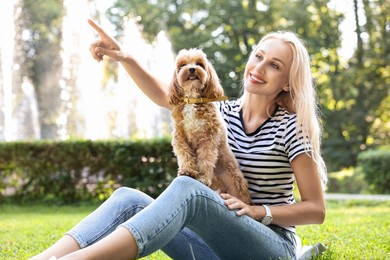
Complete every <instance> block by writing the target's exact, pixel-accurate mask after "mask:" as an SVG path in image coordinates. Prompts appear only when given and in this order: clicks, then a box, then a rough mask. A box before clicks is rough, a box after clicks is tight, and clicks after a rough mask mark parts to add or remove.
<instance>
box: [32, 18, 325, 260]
mask: <svg viewBox="0 0 390 260" xmlns="http://www.w3.org/2000/svg"><path fill="white" fill-rule="evenodd" d="M89 24H90V25H91V26H92V27H93V28H94V29H95V30H96V31H97V33H98V34H99V36H100V38H99V39H98V40H97V41H96V42H95V43H93V44H92V45H91V48H90V51H91V54H92V57H93V58H94V59H96V60H97V61H101V60H102V59H103V57H104V56H108V57H110V58H112V59H114V60H116V61H119V62H120V63H121V64H122V65H123V66H124V68H125V69H126V71H127V72H128V74H129V75H130V76H131V77H132V78H133V79H134V81H135V82H136V84H137V85H138V86H139V87H140V88H141V89H142V91H143V92H144V93H145V94H146V95H147V96H148V97H149V98H150V99H151V100H153V101H154V102H155V103H156V104H158V105H160V106H162V107H165V108H167V109H170V108H171V107H170V104H169V103H168V86H166V85H165V84H164V83H162V82H161V81H159V80H158V79H157V78H155V77H154V76H153V75H152V74H150V73H149V72H148V71H146V70H145V69H144V68H143V67H142V66H140V64H139V63H138V62H137V61H136V60H134V58H133V57H132V56H129V55H128V54H126V53H124V52H122V51H121V49H120V46H119V44H118V43H117V42H116V41H115V40H114V39H113V38H111V37H110V36H109V35H107V33H106V32H105V31H104V30H103V29H102V28H101V27H100V26H98V25H97V24H95V23H94V22H93V21H91V20H89ZM243 90H244V91H243V95H242V97H241V98H239V99H238V100H236V101H226V102H220V103H218V107H219V109H220V111H221V113H222V114H223V115H224V118H225V121H226V122H227V128H228V138H229V143H230V146H231V149H232V151H233V152H234V154H235V155H236V157H237V160H238V161H239V164H240V167H241V170H242V172H243V174H244V175H245V177H246V178H247V180H248V183H249V188H250V191H251V197H252V202H253V204H252V205H247V204H245V203H243V202H242V201H240V200H238V199H237V198H235V197H233V196H231V195H229V194H220V195H218V194H216V193H215V192H213V191H212V190H210V189H209V188H208V187H206V186H204V185H203V184H201V183H200V182H198V181H196V180H194V179H191V178H189V177H186V176H180V177H177V178H176V179H175V180H174V181H173V182H172V183H171V185H170V186H169V187H168V188H167V189H166V190H165V191H164V192H163V193H162V194H161V196H159V197H158V198H157V199H156V200H153V199H151V198H150V197H148V196H147V195H145V194H143V193H141V192H139V191H136V190H134V189H130V188H120V189H118V190H117V191H115V192H114V193H113V194H112V196H111V197H110V198H109V199H108V200H107V201H106V202H104V203H103V204H102V205H101V206H100V207H99V208H98V209H97V210H95V211H94V212H93V213H92V214H90V215H89V216H88V217H86V218H85V219H84V220H83V221H81V222H80V223H79V224H78V225H77V226H76V227H74V228H73V229H72V230H71V231H69V232H68V233H67V234H66V235H65V236H64V237H63V238H61V239H60V240H59V241H58V242H57V243H55V244H54V245H53V246H52V247H50V248H49V249H47V250H46V251H44V252H42V253H41V254H39V255H38V256H36V257H34V258H33V259H49V258H50V257H51V256H55V257H63V258H61V259H136V258H138V257H143V256H146V255H148V254H151V253H152V252H154V251H156V250H158V249H162V250H163V251H164V252H165V253H166V254H168V255H169V256H170V257H172V258H174V259H279V258H281V259H295V258H296V241H295V236H294V234H295V225H305V224H319V223H322V222H323V221H324V218H325V203H324V196H323V184H325V182H326V173H325V166H324V162H323V160H322V158H321V154H320V132H321V130H320V126H319V120H318V118H317V114H316V113H317V108H316V99H315V93H314V90H313V86H312V78H311V74H310V60H309V55H308V53H307V50H306V49H305V47H304V45H303V44H302V42H301V40H300V39H299V38H298V37H297V36H296V35H295V34H293V33H290V32H278V33H270V34H268V35H266V36H265V37H264V38H263V39H262V40H261V41H260V42H259V44H258V45H257V46H256V48H255V49H254V50H253V52H252V53H251V54H250V57H249V60H248V62H247V64H246V67H245V73H244V78H243ZM294 179H295V180H296V182H297V186H298V189H299V194H300V197H301V200H300V202H295V200H294V198H293V181H294Z"/></svg>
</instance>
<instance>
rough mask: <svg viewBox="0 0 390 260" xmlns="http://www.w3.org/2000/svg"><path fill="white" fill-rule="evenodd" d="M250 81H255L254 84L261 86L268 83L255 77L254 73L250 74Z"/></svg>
mask: <svg viewBox="0 0 390 260" xmlns="http://www.w3.org/2000/svg"><path fill="white" fill-rule="evenodd" d="M249 79H250V80H251V81H253V82H254V83H259V84H264V83H267V82H266V81H264V80H263V79H260V78H258V77H256V76H254V75H253V74H252V73H250V74H249Z"/></svg>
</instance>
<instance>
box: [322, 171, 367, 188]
mask: <svg viewBox="0 0 390 260" xmlns="http://www.w3.org/2000/svg"><path fill="white" fill-rule="evenodd" d="M327 192H328V193H347V194H363V193H369V190H368V183H367V181H366V180H365V178H364V174H363V173H362V172H361V171H360V170H356V169H354V168H350V169H344V170H342V171H339V172H332V173H329V176H328V183H327Z"/></svg>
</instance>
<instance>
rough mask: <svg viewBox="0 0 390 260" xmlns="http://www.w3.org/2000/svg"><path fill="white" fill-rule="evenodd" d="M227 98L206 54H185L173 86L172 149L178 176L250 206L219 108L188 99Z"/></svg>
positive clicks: (178, 62)
mask: <svg viewBox="0 0 390 260" xmlns="http://www.w3.org/2000/svg"><path fill="white" fill-rule="evenodd" d="M223 95H224V92H223V88H222V86H221V84H220V82H219V78H218V76H217V74H216V72H215V70H214V68H213V67H212V65H211V63H210V62H209V61H208V59H207V57H206V54H205V53H204V52H203V51H202V50H200V49H189V50H186V49H184V50H181V51H180V52H179V53H178V55H177V57H176V69H175V72H174V76H173V80H172V83H171V86H170V104H172V105H173V109H172V119H173V129H174V131H173V139H172V145H173V150H174V152H175V155H176V157H177V160H178V166H179V170H178V175H188V176H190V177H193V178H195V179H197V180H199V181H201V182H202V183H204V184H205V185H207V186H209V187H210V188H212V189H213V190H216V191H218V192H223V193H229V194H231V195H233V196H235V197H237V198H239V199H241V200H242V201H244V202H245V203H248V204H249V203H250V196H249V191H248V186H247V182H246V180H245V178H244V176H243V174H242V173H241V171H240V169H239V166H238V163H237V161H236V159H235V157H234V155H233V153H232V151H231V150H230V148H229V145H228V142H227V134H226V127H225V123H224V121H223V119H222V117H221V115H220V113H219V111H217V108H216V106H215V104H214V103H212V102H207V103H203V102H199V103H195V104H188V103H186V98H187V100H188V99H189V98H191V99H197V98H198V99H199V98H205V99H208V100H212V99H214V98H218V97H221V96H223Z"/></svg>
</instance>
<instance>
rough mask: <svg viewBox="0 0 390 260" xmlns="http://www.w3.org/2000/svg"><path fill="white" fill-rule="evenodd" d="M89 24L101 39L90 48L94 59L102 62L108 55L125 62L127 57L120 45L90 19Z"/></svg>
mask: <svg viewBox="0 0 390 260" xmlns="http://www.w3.org/2000/svg"><path fill="white" fill-rule="evenodd" d="M88 23H89V25H91V27H92V28H93V29H94V30H95V31H96V32H97V33H98V34H99V39H98V40H96V41H95V42H94V43H92V44H91V46H90V47H89V51H90V52H91V54H92V57H93V58H94V59H95V60H97V61H102V60H103V57H104V55H106V56H108V57H110V58H112V59H114V60H116V61H123V60H124V59H125V58H126V56H125V54H124V53H123V52H122V51H121V48H120V45H119V43H118V42H117V41H116V40H115V39H114V38H112V37H111V36H109V35H108V34H107V33H106V32H105V31H104V30H103V28H102V27H100V26H99V25H98V24H96V23H95V22H94V21H92V20H91V19H88Z"/></svg>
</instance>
